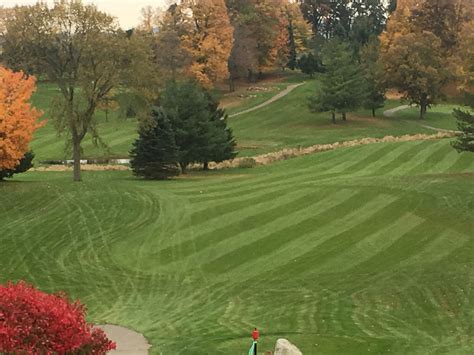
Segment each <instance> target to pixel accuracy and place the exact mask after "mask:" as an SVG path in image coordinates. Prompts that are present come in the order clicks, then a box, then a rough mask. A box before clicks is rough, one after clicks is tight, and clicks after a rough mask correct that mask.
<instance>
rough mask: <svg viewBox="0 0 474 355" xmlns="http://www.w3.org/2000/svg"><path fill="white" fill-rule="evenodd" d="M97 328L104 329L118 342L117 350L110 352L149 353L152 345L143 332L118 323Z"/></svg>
mask: <svg viewBox="0 0 474 355" xmlns="http://www.w3.org/2000/svg"><path fill="white" fill-rule="evenodd" d="M97 328H100V329H102V330H103V331H104V332H105V334H107V337H108V338H109V339H110V340H112V341H114V342H115V343H116V344H117V350H113V351H111V352H109V354H117V355H148V349H149V348H150V345H149V344H148V342H147V340H146V339H145V337H144V336H143V335H142V334H140V333H137V332H135V331H133V330H130V329H127V328H124V327H120V326H118V325H110V324H106V325H98V326H97Z"/></svg>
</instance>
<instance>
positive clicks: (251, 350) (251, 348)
mask: <svg viewBox="0 0 474 355" xmlns="http://www.w3.org/2000/svg"><path fill="white" fill-rule="evenodd" d="M255 345H257V342H256V341H254V342H253V343H252V346H251V347H250V349H249V355H254V354H253V349H254V348H255Z"/></svg>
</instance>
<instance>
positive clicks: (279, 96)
mask: <svg viewBox="0 0 474 355" xmlns="http://www.w3.org/2000/svg"><path fill="white" fill-rule="evenodd" d="M303 84H304V82H302V83H298V84H291V85H288V86H287V87H286V89H285V90H283V91H282V92H279V93H278V94H276V95H275V96H272V97H271V98H270V99H268V100H267V101H265V102H262V103H261V104H260V105H257V106H254V107H251V108H249V109H247V110H244V111H240V112H237V113H234V114H232V115H229V118H232V117H237V116H240V115H243V114H245V113H249V112H252V111H256V110H260V109H261V108H263V107H265V106H268V105H270V104H272V103H274V102H275V101H277V100H279V99H281V98H282V97H285V96H286V95H288V94H289V93H290V92H292V91H293V90H294V89H296V88H297V87H298V86H301V85H303Z"/></svg>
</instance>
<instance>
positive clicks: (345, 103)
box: [309, 41, 366, 123]
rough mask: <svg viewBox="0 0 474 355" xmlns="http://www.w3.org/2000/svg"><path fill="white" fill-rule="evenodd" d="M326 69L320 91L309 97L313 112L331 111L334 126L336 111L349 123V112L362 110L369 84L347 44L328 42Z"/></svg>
mask: <svg viewBox="0 0 474 355" xmlns="http://www.w3.org/2000/svg"><path fill="white" fill-rule="evenodd" d="M323 64H324V68H325V72H324V75H323V76H322V79H321V88H320V90H319V92H318V93H317V95H316V96H314V97H312V98H310V104H309V107H310V109H311V110H312V111H314V112H324V111H330V112H331V116H332V121H333V123H336V112H339V113H341V115H342V119H343V120H344V121H345V120H346V113H347V112H349V111H352V110H355V109H357V108H358V107H360V106H361V105H362V104H363V102H364V100H365V97H366V85H365V81H364V77H363V75H362V71H361V68H360V66H359V64H358V63H357V62H356V61H355V60H354V58H353V56H352V53H351V51H350V49H349V46H348V44H346V43H342V42H339V41H331V42H329V43H328V44H327V45H326V46H325V48H324V50H323Z"/></svg>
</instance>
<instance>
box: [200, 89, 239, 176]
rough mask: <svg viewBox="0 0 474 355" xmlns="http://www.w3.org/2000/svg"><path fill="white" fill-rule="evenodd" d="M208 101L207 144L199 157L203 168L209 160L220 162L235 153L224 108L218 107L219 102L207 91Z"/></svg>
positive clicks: (233, 155) (205, 168)
mask: <svg viewBox="0 0 474 355" xmlns="http://www.w3.org/2000/svg"><path fill="white" fill-rule="evenodd" d="M208 102H209V113H210V121H209V129H208V132H207V144H206V145H205V146H204V147H203V149H202V152H201V156H200V159H199V162H200V163H202V164H203V169H204V170H207V169H208V163H209V162H211V161H213V162H216V163H220V162H222V161H224V160H228V159H233V158H235V156H236V155H237V152H236V151H235V146H236V142H235V138H234V136H233V134H232V129H231V128H230V127H228V126H227V118H228V115H227V114H226V112H225V110H224V109H221V108H219V103H218V102H217V101H216V100H214V98H213V97H212V96H211V95H210V94H209V93H208Z"/></svg>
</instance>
